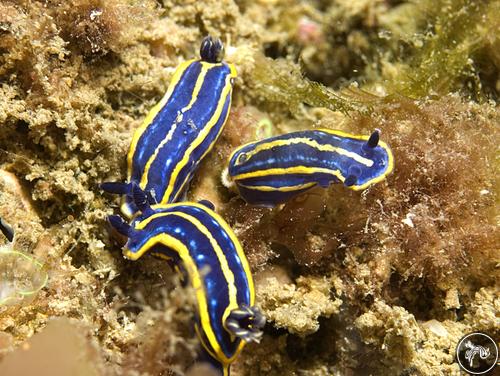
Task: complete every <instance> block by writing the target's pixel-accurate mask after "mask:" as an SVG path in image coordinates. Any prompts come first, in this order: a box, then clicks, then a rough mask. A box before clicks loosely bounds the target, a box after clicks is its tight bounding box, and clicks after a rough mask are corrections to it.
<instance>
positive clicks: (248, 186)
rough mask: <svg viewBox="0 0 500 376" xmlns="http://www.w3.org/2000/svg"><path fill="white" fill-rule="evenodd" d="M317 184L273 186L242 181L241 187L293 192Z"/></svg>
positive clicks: (263, 190)
mask: <svg viewBox="0 0 500 376" xmlns="http://www.w3.org/2000/svg"><path fill="white" fill-rule="evenodd" d="M315 185H317V183H305V184H298V185H291V186H287V187H273V186H270V185H246V184H242V183H240V184H239V186H240V187H243V188H246V189H253V190H256V191H262V192H293V191H298V190H301V189H307V188H311V187H314V186H315Z"/></svg>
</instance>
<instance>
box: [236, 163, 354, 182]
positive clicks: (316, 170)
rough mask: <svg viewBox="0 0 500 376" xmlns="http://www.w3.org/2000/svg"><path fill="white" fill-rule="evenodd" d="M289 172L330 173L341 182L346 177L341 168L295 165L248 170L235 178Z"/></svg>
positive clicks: (285, 173)
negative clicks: (331, 168)
mask: <svg viewBox="0 0 500 376" xmlns="http://www.w3.org/2000/svg"><path fill="white" fill-rule="evenodd" d="M288 174H329V175H333V176H335V177H336V178H337V179H339V180H340V181H341V182H344V180H345V177H344V176H342V174H341V173H340V171H339V170H330V169H329V168H322V167H307V166H294V167H284V168H268V169H264V170H257V171H254V172H247V173H244V174H239V175H235V176H233V177H232V178H233V179H234V180H239V179H249V178H258V177H262V176H269V175H288Z"/></svg>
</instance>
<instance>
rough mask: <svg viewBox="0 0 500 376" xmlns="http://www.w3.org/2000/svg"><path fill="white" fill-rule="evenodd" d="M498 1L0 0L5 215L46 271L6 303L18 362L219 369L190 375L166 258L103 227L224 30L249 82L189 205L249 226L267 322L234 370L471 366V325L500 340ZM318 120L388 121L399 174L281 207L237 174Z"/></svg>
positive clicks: (181, 309) (3, 339)
mask: <svg viewBox="0 0 500 376" xmlns="http://www.w3.org/2000/svg"><path fill="white" fill-rule="evenodd" d="M430 5H432V7H429V6H430ZM499 7H500V1H498V0H490V1H487V0H482V1H469V0H439V1H438V2H437V3H436V2H429V1H423V2H411V1H403V2H400V1H398V2H389V1H379V0H355V1H344V0H342V1H326V2H314V1H311V2H296V1H291V0H290V1H288V0H287V1H233V0H210V1H206V2H197V1H187V2H186V1H170V0H164V1H157V2H153V1H146V0H144V1H142V0H139V1H125V0H116V1H106V2H104V1H95V0H78V1H76V2H73V3H72V4H71V6H70V5H68V3H67V2H62V1H36V2H28V1H16V2H14V1H7V0H4V1H0V93H1V98H2V100H1V101H0V129H1V132H0V169H1V170H0V217H1V218H2V219H3V220H5V221H6V223H8V224H9V225H11V226H12V227H13V229H14V231H15V234H16V235H15V242H14V244H13V245H8V242H7V240H4V239H3V238H2V239H0V244H1V246H2V247H14V249H15V251H16V252H22V254H23V256H21V257H23V259H25V257H27V258H29V260H31V261H30V262H32V263H33V265H34V266H35V268H34V270H31V271H33V272H37V273H38V272H43V273H46V274H47V276H48V279H47V281H46V283H43V284H38V285H37V288H36V289H33V290H31V291H32V292H33V294H32V295H31V296H30V297H29V299H23V300H22V302H19V304H9V305H6V304H2V302H1V301H0V357H1V360H0V374H2V375H14V374H16V373H15V372H16V370H20V369H21V368H19V367H20V365H21V363H23V362H24V363H25V362H26V359H32V360H29V362H30V363H33V364H34V365H35V364H37V363H36V362H37V360H36V359H40V357H41V358H44V357H45V358H46V359H47V363H45V364H46V366H44V369H47V374H49V373H50V374H51V375H53V374H54V373H53V372H54V370H57V369H59V368H60V367H61V359H60V358H56V359H54V358H49V357H48V356H47V353H46V352H45V351H47V349H49V350H51V351H52V352H53V351H63V350H61V349H67V350H68V353H67V356H64V358H65V359H67V361H68V362H69V363H73V364H72V365H71V364H69V365H68V364H65V365H64V366H65V367H66V366H67V367H68V368H64V369H69V370H71V372H76V371H73V370H80V371H81V372H86V373H85V374H89V375H91V374H96V375H121V374H127V375H159V374H166V373H168V374H184V373H186V372H188V373H187V374H189V375H207V374H208V371H206V370H205V369H204V368H203V367H204V366H203V365H197V366H195V367H192V368H191V369H189V368H190V367H191V366H192V363H193V361H194V359H195V357H196V352H197V346H199V344H198V341H197V340H196V338H195V335H194V333H193V331H192V328H191V324H192V321H193V317H194V309H193V297H192V295H193V294H192V292H190V291H189V290H185V289H184V287H182V284H181V283H180V281H179V280H178V277H176V276H175V273H174V272H173V271H172V270H170V269H169V268H168V267H167V265H165V263H164V262H162V261H159V260H155V259H152V258H149V257H144V258H142V259H141V260H139V261H136V262H134V263H132V262H128V261H125V260H123V258H122V257H121V252H120V249H119V248H120V246H121V245H122V244H120V241H119V240H117V239H116V238H115V237H113V236H111V235H110V231H109V228H108V225H107V223H106V221H105V218H106V216H107V215H110V214H113V213H116V212H117V209H118V206H119V200H118V199H114V198H111V197H110V196H106V195H103V194H102V192H101V191H100V190H99V188H98V185H99V184H100V183H101V182H103V181H124V180H125V179H124V178H125V175H126V173H125V160H126V153H127V149H128V146H129V144H130V140H131V137H132V133H133V131H134V130H135V129H136V128H137V127H138V126H139V125H140V123H141V122H142V120H143V118H144V117H145V115H146V114H147V112H148V111H149V110H150V108H151V107H152V106H153V105H154V104H155V103H157V102H158V101H159V99H160V98H161V97H162V95H163V94H164V92H165V90H166V87H167V86H168V82H169V81H170V79H171V77H172V74H173V70H174V68H175V67H176V66H177V65H178V64H179V63H180V62H182V61H185V60H187V59H190V58H192V57H194V56H197V49H198V48H199V44H200V41H201V40H202V38H203V37H204V36H205V35H207V34H212V35H217V36H220V37H221V39H222V40H223V42H224V43H225V45H226V60H228V61H230V62H232V63H234V64H235V65H236V67H237V70H238V78H237V80H236V82H235V92H234V93H233V103H232V109H231V113H230V115H229V118H228V122H227V125H226V127H225V130H224V132H223V134H222V136H221V139H220V140H219V142H218V143H216V144H215V147H214V149H213V150H212V151H211V153H210V154H209V155H207V158H206V160H204V161H203V162H202V164H201V168H200V170H199V171H198V172H197V174H196V176H195V178H194V180H193V183H192V186H191V188H190V190H189V191H188V198H189V199H191V200H195V201H196V200H200V199H208V200H210V201H211V202H213V203H214V204H215V207H216V209H217V212H218V213H219V214H221V216H222V217H223V218H224V219H225V220H227V221H228V223H229V225H230V226H231V227H232V228H233V230H234V231H235V233H236V236H237V237H238V239H239V240H240V242H241V243H242V246H243V249H244V251H245V253H246V255H247V258H248V260H249V263H250V266H251V268H252V271H253V274H254V278H255V283H256V293H257V300H256V304H257V305H258V306H259V307H261V309H262V311H263V313H264V314H265V315H266V316H267V318H268V323H267V325H266V327H265V330H264V337H263V339H262V341H261V343H260V344H249V345H248V346H246V347H245V349H244V351H243V352H242V354H241V356H240V357H239V358H238V359H237V361H236V362H235V364H234V366H233V367H232V369H231V374H232V375H235V376H237V375H280V374H299V373H300V374H307V375H318V376H319V375H366V374H373V375H386V374H391V375H392V374H394V375H433V376H434V375H453V374H458V372H459V368H458V364H457V363H456V362H455V359H454V351H455V346H456V344H457V343H458V341H459V339H460V338H461V337H462V336H463V335H465V334H467V333H469V332H472V331H482V332H485V333H488V334H489V335H491V336H493V337H496V338H497V339H498V338H499V337H500V331H499V326H498V317H497V315H498V312H499V309H500V293H499V287H498V278H499V274H498V267H497V265H498V263H499V261H500V260H499V252H498V244H500V235H499V232H498V189H497V187H498V186H499V183H500V182H499V181H498V175H499V174H498V168H499V166H498V158H497V148H498V144H499V141H500V139H499V134H498V126H499V124H500V113H499V110H498V104H497V100H498V92H499V83H498V70H499V66H500V64H499V59H498V50H499V49H498V46H499V43H500V42H499V35H500V33H498V17H495V14H498V9H499ZM316 82H319V83H316ZM354 82H356V84H353V83H354ZM323 85H325V86H323ZM315 128H330V129H340V130H343V131H345V132H349V133H352V134H364V135H369V134H370V133H371V132H372V131H373V130H374V129H376V128H377V129H380V130H381V139H382V140H383V141H385V142H386V143H387V144H388V145H390V147H391V149H392V151H393V153H394V159H395V169H394V172H393V173H392V175H390V176H389V177H388V178H387V179H386V180H385V181H383V182H381V183H379V184H377V185H374V186H372V187H370V188H368V189H367V190H365V191H363V192H354V191H351V190H348V189H345V188H344V187H342V186H341V185H333V186H331V187H330V188H329V189H327V190H324V189H315V190H312V191H310V192H309V193H307V194H305V195H302V196H299V197H297V198H295V199H293V200H291V201H289V202H287V203H285V204H283V205H281V206H278V207H276V208H273V209H267V208H260V207H252V206H249V205H247V204H245V203H244V202H243V201H242V200H241V199H240V198H238V196H236V195H235V193H233V192H231V191H230V190H228V189H227V188H226V187H225V186H224V185H223V184H222V182H221V180H220V175H221V173H222V170H223V169H224V167H225V166H226V163H227V159H228V157H229V155H230V153H231V152H232V151H233V150H234V148H236V147H237V146H239V145H241V144H243V143H246V142H251V141H254V140H256V139H261V138H264V137H269V136H272V135H278V134H282V133H285V132H291V131H295V130H303V129H315ZM0 256H1V253H0ZM0 262H1V261H0ZM39 265H42V266H41V267H40V268H39V267H38V266H39ZM17 276H21V277H22V275H19V274H18V275H17ZM22 278H24V277H22ZM42 280H43V278H42ZM38 281H40V280H38ZM39 287H41V288H40V289H39ZM35 291H36V292H35ZM61 328H62V329H61ZM61 331H63V332H64V333H73V334H72V335H70V336H68V338H63V336H61ZM81 333H84V334H85V335H81ZM70 342H71V343H70ZM37 343H38V344H37ZM40 343H43V346H40ZM75 344H76V345H75ZM27 348H29V350H27V351H28V352H25V351H26V350H25V349H27ZM58 349H60V350H58ZM70 351H71V352H74V351H78V352H79V353H78V354H76V355H78V356H74V358H73V357H71V356H70V355H71V354H69V352H70ZM37 352H39V354H40V355H39V356H37V355H36V353H37ZM73 355H75V354H73ZM75 364H76V366H75ZM72 367H76V368H72ZM61 369H62V368H61ZM37 373H41V374H43V371H41V368H40V367H38V368H37ZM75 374H76V373H75Z"/></svg>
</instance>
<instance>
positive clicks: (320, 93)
mask: <svg viewBox="0 0 500 376" xmlns="http://www.w3.org/2000/svg"><path fill="white" fill-rule="evenodd" d="M252 76H253V79H254V80H255V82H256V84H255V89H256V90H257V91H258V93H259V95H260V96H261V97H263V98H265V99H266V100H267V101H270V102H278V103H283V104H285V105H286V106H287V108H288V109H289V110H290V112H292V113H293V114H295V115H298V114H299V112H300V108H302V105H303V104H307V105H309V106H311V107H324V108H327V109H329V110H331V111H340V112H342V113H344V114H346V115H347V114H349V113H351V112H353V111H357V112H367V111H368V110H369V105H368V103H367V102H366V101H361V100H359V99H357V98H353V97H349V96H347V95H344V94H342V93H337V92H334V91H333V90H331V89H329V88H327V87H326V86H324V85H321V84H320V83H318V82H314V81H310V80H308V79H307V78H305V77H304V76H303V74H302V72H301V71H300V68H299V66H298V65H297V64H294V63H292V62H290V61H287V60H284V59H279V60H272V59H270V58H266V57H264V56H257V57H256V64H255V69H254V71H253V72H252Z"/></svg>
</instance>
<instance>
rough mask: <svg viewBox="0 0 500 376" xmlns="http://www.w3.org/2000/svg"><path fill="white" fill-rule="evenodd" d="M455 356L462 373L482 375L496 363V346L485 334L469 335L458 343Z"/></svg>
mask: <svg viewBox="0 0 500 376" xmlns="http://www.w3.org/2000/svg"><path fill="white" fill-rule="evenodd" d="M456 356H457V361H458V364H459V365H460V368H462V369H463V370H464V371H466V372H468V373H470V374H472V375H484V374H487V373H488V372H489V371H491V370H492V369H493V368H494V367H495V366H496V364H497V362H498V346H497V344H496V342H495V341H494V340H493V338H491V337H490V336H489V335H487V334H484V333H479V332H477V333H471V334H467V335H466V336H465V337H463V338H462V339H461V340H460V342H459V343H458V346H457V351H456Z"/></svg>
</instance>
